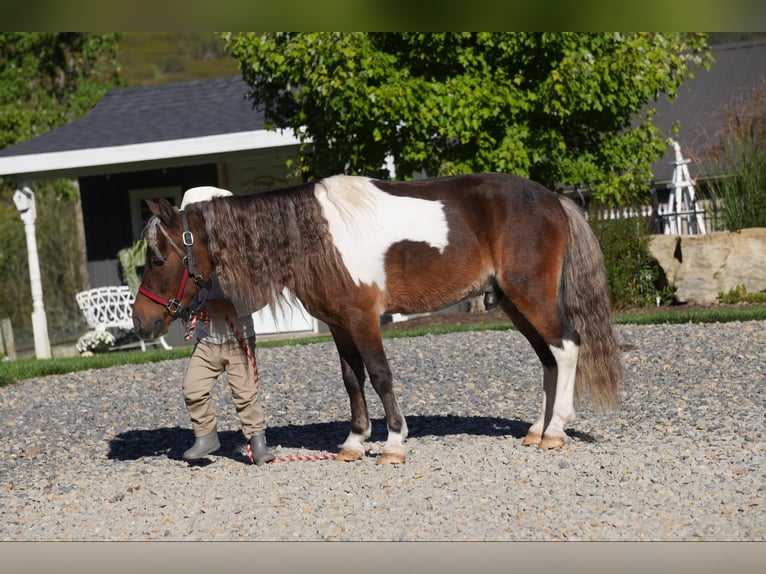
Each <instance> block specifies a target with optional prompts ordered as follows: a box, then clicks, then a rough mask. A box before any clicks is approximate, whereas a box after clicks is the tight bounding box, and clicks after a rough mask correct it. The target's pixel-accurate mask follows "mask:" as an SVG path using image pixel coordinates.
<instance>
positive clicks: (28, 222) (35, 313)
mask: <svg viewBox="0 0 766 574" xmlns="http://www.w3.org/2000/svg"><path fill="white" fill-rule="evenodd" d="M13 203H15V204H16V209H18V210H19V212H20V213H21V220H22V221H23V222H24V231H25V233H26V236H27V256H28V259H29V283H30V285H31V288H32V331H33V333H34V339H35V356H36V357H37V358H38V359H50V358H51V343H50V340H49V338H48V321H47V318H46V316H45V306H44V305H43V283H42V280H41V278H40V261H39V258H38V256H37V239H36V237H35V219H37V210H36V208H35V193H34V192H33V191H32V189H31V188H30V187H29V185H28V184H26V183H24V182H22V184H21V185H20V186H19V188H18V189H17V190H16V192H15V193H14V194H13Z"/></svg>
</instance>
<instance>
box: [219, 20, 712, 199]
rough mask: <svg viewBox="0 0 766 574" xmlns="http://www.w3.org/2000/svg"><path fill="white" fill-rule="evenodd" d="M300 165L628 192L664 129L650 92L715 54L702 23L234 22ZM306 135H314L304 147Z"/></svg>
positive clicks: (242, 60)
mask: <svg viewBox="0 0 766 574" xmlns="http://www.w3.org/2000/svg"><path fill="white" fill-rule="evenodd" d="M224 38H225V39H226V49H227V51H228V53H229V54H230V55H231V56H232V57H234V58H235V59H236V60H238V61H239V64H240V69H241V72H242V76H243V78H244V79H245V81H246V82H247V83H248V84H249V85H250V86H251V88H252V90H251V94H250V97H251V98H252V99H253V102H254V105H256V106H262V107H263V109H264V113H265V117H266V120H267V122H268V124H269V126H270V127H271V128H280V129H284V128H292V129H293V130H294V131H295V133H296V134H297V136H298V137H299V138H300V139H301V140H302V141H303V142H304V144H305V145H304V146H302V153H301V157H300V160H301V161H300V162H299V164H298V165H297V166H296V171H298V172H302V173H303V174H304V175H306V176H309V177H319V176H323V175H327V174H331V173H340V172H343V173H357V174H366V175H372V176H377V177H385V176H386V173H385V171H384V170H383V169H382V166H383V165H384V162H385V158H386V156H387V155H390V156H392V157H393V159H394V162H395V166H396V172H397V177H408V176H409V175H410V174H414V173H417V172H425V173H426V174H427V175H429V176H437V175H448V174H457V173H467V172H479V171H505V172H511V173H516V174H519V175H523V176H527V177H530V178H532V179H535V180H537V181H540V182H541V183H544V184H546V185H548V186H549V187H556V186H560V185H577V186H581V187H586V188H588V189H590V190H591V191H592V192H594V194H595V195H596V196H597V198H599V199H601V200H605V201H612V202H624V201H628V200H630V199H631V198H632V197H634V196H636V195H637V194H638V193H639V192H642V191H643V190H644V189H645V185H646V182H647V181H648V180H650V179H651V164H652V162H653V161H656V160H657V159H659V158H660V157H661V155H662V154H663V153H664V152H665V150H666V145H667V144H666V137H667V136H668V134H662V133H660V131H659V129H658V128H656V127H655V126H654V125H653V123H652V118H653V115H654V112H653V110H652V109H651V108H649V110H648V112H647V113H644V114H642V112H643V111H644V110H645V108H646V106H647V104H649V103H650V102H652V101H655V100H656V99H657V98H659V97H660V96H661V95H663V94H664V95H665V96H667V97H669V98H673V97H674V96H675V94H676V93H677V90H678V88H679V86H680V84H681V83H682V82H683V80H684V79H686V78H688V77H692V76H693V74H694V71H695V70H696V69H698V68H699V67H700V66H709V64H710V61H711V56H710V52H709V50H708V47H707V42H706V37H705V35H704V34H698V33H676V34H656V33H601V32H599V33H558V32H555V33H553V32H551V33H510V32H509V33H468V32H466V33H451V32H450V33H414V32H413V33H324V32H321V33H280V32H270V33H265V34H254V33H227V34H224ZM310 142H313V143H311V145H308V144H309V143H310Z"/></svg>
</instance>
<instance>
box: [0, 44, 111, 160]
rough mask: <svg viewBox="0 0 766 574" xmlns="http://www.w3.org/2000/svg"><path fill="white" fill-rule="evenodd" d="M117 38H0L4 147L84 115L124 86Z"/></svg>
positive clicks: (1, 144) (0, 117)
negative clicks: (112, 91) (109, 89)
mask: <svg viewBox="0 0 766 574" xmlns="http://www.w3.org/2000/svg"><path fill="white" fill-rule="evenodd" d="M118 40H119V35H118V34H87V33H80V32H2V33H0V148H4V147H8V146H10V145H13V144H16V143H19V142H21V141H24V140H26V139H29V138H31V137H33V136H36V135H39V134H41V133H44V132H46V131H49V130H51V129H53V128H56V127H59V126H61V125H64V124H66V123H67V122H70V121H72V120H75V119H77V118H79V117H81V116H83V115H85V114H86V113H87V112H88V111H90V109H91V108H92V107H93V106H94V105H95V104H96V103H97V102H98V101H99V100H100V99H101V98H102V97H103V96H104V93H105V92H106V90H107V89H108V88H111V87H115V86H117V85H118V84H119V80H118V69H119V68H118V66H117V60H116V56H117V43H118Z"/></svg>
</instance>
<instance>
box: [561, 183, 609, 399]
mask: <svg viewBox="0 0 766 574" xmlns="http://www.w3.org/2000/svg"><path fill="white" fill-rule="evenodd" d="M560 199H561V205H562V206H563V207H564V211H565V212H566V214H567V218H568V219H569V245H568V247H567V253H566V256H565V258H564V269H563V273H562V288H563V289H562V291H563V298H564V308H565V312H566V315H567V318H568V319H569V321H570V322H571V323H572V326H573V327H574V328H575V329H576V330H577V332H578V333H579V334H580V355H579V359H578V361H577V376H576V383H575V397H576V398H580V397H581V396H582V394H583V391H584V389H585V388H587V389H588V390H589V391H590V395H591V397H592V398H593V402H594V403H595V405H596V406H597V407H598V408H601V409H603V410H606V409H612V408H614V407H616V405H617V399H618V393H619V390H620V389H621V388H622V385H623V377H624V375H623V369H622V363H621V362H620V352H619V347H618V345H617V340H616V337H615V333H614V328H613V323H612V303H611V299H610V296H609V285H608V284H607V280H606V272H605V270H604V256H603V254H602V253H601V247H600V246H599V243H598V239H597V238H596V236H595V234H594V233H593V230H592V229H591V227H590V225H589V224H588V221H587V220H586V219H585V217H584V216H583V214H582V212H581V211H580V208H579V207H578V206H577V204H575V203H574V202H573V201H572V200H570V199H568V198H566V197H563V196H562V197H561V198H560Z"/></svg>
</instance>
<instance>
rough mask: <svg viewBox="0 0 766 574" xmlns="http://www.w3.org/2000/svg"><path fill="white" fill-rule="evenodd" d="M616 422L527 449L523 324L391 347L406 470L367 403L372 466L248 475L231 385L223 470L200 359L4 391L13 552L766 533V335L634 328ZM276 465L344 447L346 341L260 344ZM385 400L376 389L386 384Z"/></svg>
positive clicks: (536, 377)
mask: <svg viewBox="0 0 766 574" xmlns="http://www.w3.org/2000/svg"><path fill="white" fill-rule="evenodd" d="M617 332H618V339H619V342H620V343H621V345H622V346H623V349H624V351H623V359H624V364H625V368H626V378H627V386H626V389H625V392H624V398H623V401H622V404H621V408H620V410H619V411H618V412H615V413H608V414H599V413H596V412H595V411H594V410H593V409H592V408H591V407H590V404H589V403H587V402H586V403H584V404H582V405H581V406H580V408H579V409H578V417H577V419H576V421H575V422H574V423H573V424H572V427H571V428H570V429H568V433H569V435H570V438H571V440H570V441H569V443H568V444H567V446H566V447H565V448H564V449H563V450H561V451H555V452H551V451H549V452H542V451H539V450H537V449H536V448H531V447H523V446H521V444H520V441H521V438H522V437H523V436H524V434H525V433H526V430H527V428H528V427H529V425H530V423H531V421H532V420H533V418H534V417H535V416H536V414H537V411H538V408H539V403H540V400H541V393H540V388H541V380H542V373H541V369H540V367H539V364H538V362H537V359H536V358H535V356H534V355H533V353H532V350H531V348H530V347H529V345H528V344H527V343H526V341H525V340H524V339H523V338H522V337H521V335H520V334H518V333H517V332H473V333H459V334H458V333H456V334H449V335H439V336H425V337H417V338H404V339H389V340H386V343H385V344H386V348H387V350H388V353H389V357H390V360H391V363H392V368H393V370H394V374H395V377H396V382H395V386H396V388H397V389H398V394H399V400H400V406H401V408H402V411H403V412H404V414H405V416H406V417H407V422H408V426H409V429H410V436H409V439H408V440H407V443H406V444H407V446H408V449H409V457H408V460H407V462H406V463H405V464H403V465H398V466H377V465H376V464H375V456H376V455H377V454H379V450H380V448H381V446H382V443H383V441H384V440H385V424H384V421H383V418H382V409H381V407H380V402H379V401H378V399H377V397H376V396H375V395H374V393H373V392H372V391H371V390H369V391H368V395H369V402H370V407H371V415H372V417H373V435H372V437H371V439H370V442H369V446H370V452H369V456H368V457H366V458H365V459H364V460H362V461H358V462H354V463H338V462H335V461H333V460H317V461H299V462H277V463H274V464H270V465H266V466H263V467H255V466H251V465H250V464H248V463H247V462H246V458H245V455H244V448H245V444H244V440H243V439H242V437H241V435H240V433H239V428H238V422H237V419H236V416H235V413H234V407H233V404H232V403H231V399H230V393H229V390H228V385H226V384H225V382H223V381H222V382H219V384H218V385H217V386H216V391H215V393H216V394H215V400H216V401H217V403H218V404H217V411H218V414H219V430H220V431H221V433H220V434H221V442H222V450H221V451H220V452H219V453H218V454H216V455H213V456H211V457H209V462H207V463H205V464H198V465H193V466H192V465H189V464H187V463H186V462H184V461H183V460H182V459H181V458H180V455H181V453H182V452H183V451H184V449H185V448H187V447H188V446H189V445H190V444H191V442H192V440H193V436H192V431H191V430H190V425H189V421H188V418H187V415H186V411H185V408H184V405H183V399H182V396H181V389H180V385H181V378H182V375H183V372H184V369H185V364H186V361H185V360H174V361H166V362H163V363H156V364H151V365H145V366H125V367H115V368H110V369H105V370H93V371H84V372H79V373H72V374H69V375H57V376H49V377H44V378H40V379H30V380H26V381H23V382H21V383H20V384H17V385H13V386H10V387H4V388H0V415H1V416H2V429H3V431H2V441H0V500H1V501H2V505H1V508H0V540H16V541H27V540H30V541H31V540H110V541H111V540H199V539H201V540H278V541H281V540H317V541H319V540H361V541H378V540H524V541H531V540H626V541H632V540H764V539H766V512H765V511H766V507H765V505H764V503H765V501H764V494H765V493H766V469H765V468H764V454H765V452H766V441H765V440H764V422H765V421H764V417H765V416H766V408H765V407H766V399H765V397H766V395H765V394H764V383H766V322H762V321H754V322H746V323H728V324H716V325H693V324H686V325H658V326H618V327H617ZM258 362H259V368H260V373H261V388H262V394H263V401H264V404H265V407H266V412H267V422H268V424H269V429H268V431H267V437H268V441H269V444H270V445H271V446H272V447H273V449H274V452H275V454H276V455H277V456H278V457H290V456H315V455H323V454H326V453H335V452H337V448H338V445H339V444H340V443H341V442H342V441H343V440H344V439H345V436H346V434H347V432H348V417H349V409H348V400H347V398H346V394H345V390H344V388H343V384H342V382H341V381H340V377H339V366H338V360H337V357H336V354H335V350H334V347H333V346H332V344H330V343H326V344H325V343H322V344H313V345H305V346H296V347H282V348H273V349H260V350H259V352H258ZM368 389H369V385H368Z"/></svg>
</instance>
